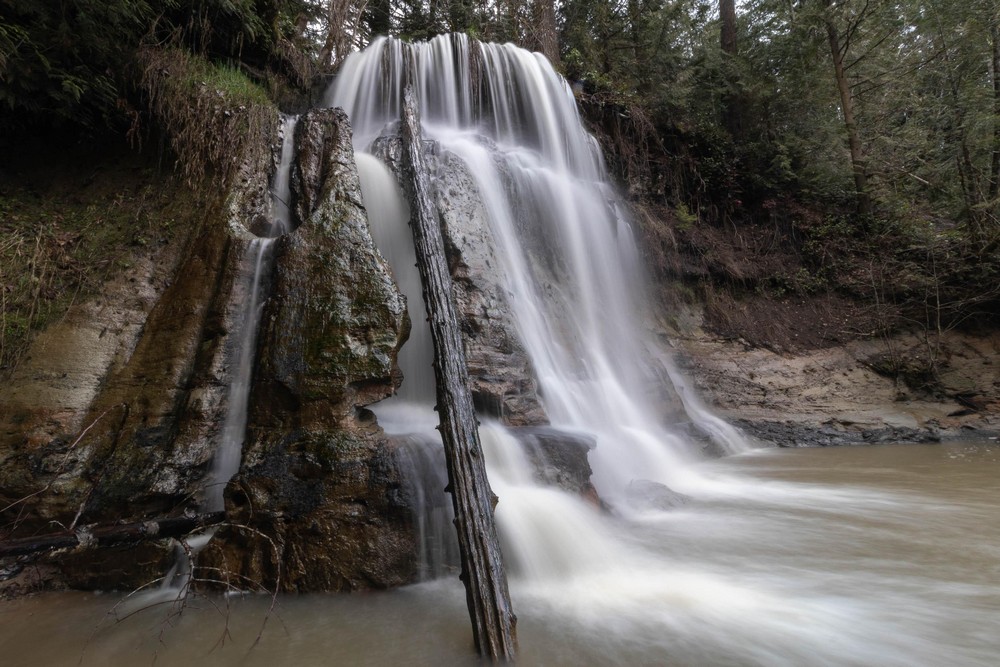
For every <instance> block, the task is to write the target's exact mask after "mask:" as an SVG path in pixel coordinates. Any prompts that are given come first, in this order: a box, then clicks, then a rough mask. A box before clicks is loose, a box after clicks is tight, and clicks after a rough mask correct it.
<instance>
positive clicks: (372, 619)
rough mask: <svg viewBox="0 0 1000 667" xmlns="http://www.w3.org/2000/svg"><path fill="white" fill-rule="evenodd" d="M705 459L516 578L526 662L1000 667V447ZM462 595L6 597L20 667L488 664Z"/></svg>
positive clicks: (5, 649) (456, 590)
mask: <svg viewBox="0 0 1000 667" xmlns="http://www.w3.org/2000/svg"><path fill="white" fill-rule="evenodd" d="M504 465H505V464H504ZM513 467H514V469H515V470H516V468H517V464H516V462H515V463H514V465H513ZM696 467H697V471H698V473H699V474H700V476H701V477H702V478H703V479H705V480H706V482H707V483H706V484H705V485H704V490H703V491H701V492H698V493H697V495H695V496H694V498H693V499H692V501H691V502H690V503H689V504H688V505H686V506H685V507H684V508H682V509H680V510H674V511H672V512H664V513H660V514H650V515H647V516H645V517H643V518H642V519H637V520H630V521H622V520H620V519H619V520H611V519H610V518H607V517H604V518H602V517H600V516H598V515H590V517H589V519H588V521H589V522H593V523H596V527H595V526H594V525H589V526H584V527H583V530H590V529H595V530H597V531H598V532H599V533H601V534H602V535H604V536H605V537H607V538H609V539H608V541H604V542H598V544H599V545H600V549H599V550H598V552H597V553H581V554H575V555H574V554H570V556H571V557H573V559H574V562H581V561H586V560H591V561H593V562H594V565H593V566H592V567H591V566H589V565H587V566H584V565H580V566H577V567H573V568H571V569H569V570H568V571H566V572H542V573H537V574H536V573H533V572H531V571H528V569H529V567H530V566H529V567H526V568H525V569H520V568H519V569H518V571H517V572H515V573H514V574H513V576H512V579H511V595H512V597H513V600H514V603H515V605H516V611H517V614H518V619H519V620H518V634H519V638H520V647H521V660H520V664H523V665H530V666H536V665H546V666H547V667H580V666H581V665H587V666H597V665H600V666H602V667H603V666H613V665H622V666H628V667H632V666H634V665H676V666H677V667H716V666H751V665H754V666H758V665H759V666H765V667H772V666H783V665H787V666H795V667H801V666H802V665H810V666H813V665H836V666H859V667H860V666H865V667H872V666H875V665H877V666H879V667H882V666H890V667H896V666H898V667H904V666H905V667H941V666H943V665H947V666H948V667H975V666H978V667H988V666H991V665H995V664H996V662H997V656H998V655H1000V635H998V633H997V632H996V628H997V627H998V626H1000V522H997V521H996V517H998V516H1000V445H998V444H997V443H996V442H964V443H952V444H942V445H885V446H872V447H850V448H831V449H804V450H787V449H785V450H776V449H771V450H759V451H755V452H751V453H747V454H742V455H738V456H734V457H729V458H726V459H721V460H715V461H707V462H704V463H701V464H698V465H697V466H696ZM494 469H496V467H494ZM511 479H512V480H513V481H512V482H510V483H516V474H514V473H512V475H511ZM494 483H495V484H497V483H498V482H496V481H494ZM503 491H504V492H506V489H503ZM549 500H550V499H548V498H539V499H538V504H539V506H541V505H543V504H547V503H548V501H549ZM503 504H504V503H501V507H503ZM502 520H503V519H502V518H501V521H502ZM540 521H544V520H541V519H540ZM504 529H505V530H506V529H507V527H504ZM530 529H532V528H531V527H525V530H530ZM541 529H542V530H543V532H546V531H547V530H548V529H547V528H544V526H542V527H541ZM577 529H578V528H577V527H576V526H573V525H571V526H566V527H565V530H566V531H569V530H577ZM561 536H562V534H561V533H555V534H553V535H552V536H551V540H552V541H554V542H556V541H559V542H561V541H562V540H561ZM623 552H624V553H625V557H624V559H622V560H618V559H619V557H620V556H621V555H622V553H623ZM540 579H545V580H547V581H548V583H546V584H540V583H539V580H540ZM464 596H465V593H464V590H463V589H462V586H461V584H460V583H459V582H458V581H457V579H455V578H450V579H446V580H440V581H436V582H430V583H427V584H421V585H419V586H414V587H409V588H406V589H402V590H398V591H393V592H386V593H375V594H368V595H360V596H357V595H356V596H330V595H308V596H287V597H283V598H281V599H280V600H279V602H278V606H277V608H276V610H275V611H274V612H272V613H271V614H270V617H269V615H268V608H269V606H270V604H271V600H270V598H268V597H266V596H263V597H260V596H252V597H248V598H242V599H241V598H232V597H231V598H226V599H222V598H215V599H210V600H206V599H194V600H191V601H190V602H189V608H188V609H187V610H186V611H185V613H184V615H183V616H181V617H176V618H172V619H169V620H168V619H164V618H163V617H162V616H160V615H157V614H155V613H151V614H148V615H139V616H136V617H134V618H131V619H129V620H128V621H125V622H123V623H118V624H116V623H114V622H112V619H111V618H109V617H106V616H105V614H106V612H107V611H108V609H109V608H111V607H112V606H113V605H114V604H115V602H116V600H117V597H116V596H114V595H100V594H84V593H76V594H66V593H61V594H51V595H45V596H40V597H36V598H29V599H23V600H15V601H12V602H7V603H4V604H3V605H0V654H2V655H3V656H5V664H10V665H16V666H18V667H35V666H39V667H40V666H45V667H50V666H60V665H76V664H78V661H80V662H79V664H80V665H83V666H89V665H106V664H124V665H151V664H154V662H153V661H154V659H155V664H156V666H157V667H173V666H178V667H186V666H188V665H217V666H220V667H221V666H226V665H240V666H245V667H253V666H257V665H259V666H264V667H272V666H273V665H301V666H302V667H313V666H316V667H319V666H321V665H331V664H332V665H351V666H352V667H353V666H371V667H377V666H378V667H384V666H387V665H421V666H423V665H427V666H438V665H449V666H461V665H468V666H469V667H472V666H474V665H478V664H479V661H478V660H477V659H476V658H475V656H474V654H473V651H472V646H471V636H470V633H469V629H468V615H467V611H466V609H465V597H464ZM265 619H268V620H267V623H266V626H265V628H264V631H263V634H262V635H261V639H260V641H259V642H258V643H257V645H256V647H253V648H251V647H252V646H253V644H254V642H255V640H256V639H257V637H258V634H259V633H260V631H261V627H262V624H264V622H265ZM223 633H228V634H227V635H224V634H223ZM42 638H44V639H42ZM223 638H224V641H222V642H221V643H220V640H222V639H223ZM11 656H16V657H15V658H14V659H13V661H11V659H10V657H11Z"/></svg>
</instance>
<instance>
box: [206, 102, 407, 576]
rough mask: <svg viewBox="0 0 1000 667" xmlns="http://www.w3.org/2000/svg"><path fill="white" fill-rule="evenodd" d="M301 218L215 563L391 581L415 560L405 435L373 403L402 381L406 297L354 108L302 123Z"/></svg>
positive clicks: (296, 175) (278, 289) (276, 286)
mask: <svg viewBox="0 0 1000 667" xmlns="http://www.w3.org/2000/svg"><path fill="white" fill-rule="evenodd" d="M296 134H297V160H296V163H295V164H294V166H293V177H292V178H293V187H295V188H297V189H298V196H297V197H296V201H297V202H298V215H299V216H300V217H301V220H302V224H301V226H299V227H298V229H297V230H296V231H295V232H293V233H291V234H288V235H286V236H284V237H282V238H281V239H280V240H279V241H277V243H278V249H277V257H276V264H275V270H274V277H273V284H272V285H271V291H270V294H271V296H270V298H269V300H268V302H267V305H266V307H265V310H264V313H263V316H262V324H261V331H260V334H259V347H258V352H259V356H258V368H257V372H256V377H255V382H254V389H253V392H252V395H251V399H250V400H251V408H250V414H251V415H252V418H251V423H250V426H249V429H248V436H247V441H246V443H245V445H244V448H243V464H242V467H241V470H240V472H239V474H238V475H237V476H236V477H235V478H234V479H233V480H232V481H231V482H230V483H229V485H228V486H227V489H226V508H227V511H229V512H230V513H231V514H232V515H233V516H234V517H237V523H239V524H241V525H243V526H246V528H228V529H224V530H222V531H220V532H219V533H218V534H217V536H216V538H215V539H214V540H213V542H212V544H211V545H210V546H209V547H208V548H207V549H206V551H205V552H203V554H202V560H203V561H204V563H205V564H206V565H211V566H214V567H218V568H219V569H220V570H222V571H225V572H229V573H231V574H232V575H233V576H234V577H236V578H239V577H247V578H248V579H249V580H252V581H254V582H256V583H258V584H260V585H263V586H265V587H267V588H273V587H274V586H279V587H280V588H282V589H283V590H290V591H300V592H301V591H313V590H353V589H358V588H373V587H374V588H382V587H387V586H393V585H399V584H402V583H406V582H407V581H409V580H411V579H412V577H413V575H414V571H415V562H414V553H415V548H414V545H413V533H412V520H411V517H410V513H409V509H408V508H407V507H406V505H405V503H404V502H402V500H401V499H400V494H399V487H400V479H399V473H398V469H397V467H396V466H395V465H394V463H393V457H392V456H391V451H392V446H391V444H390V443H389V441H388V440H387V439H386V437H385V435H384V434H383V433H382V432H381V430H380V429H378V428H377V426H376V425H375V424H374V422H373V421H372V420H371V419H370V418H368V413H367V411H365V410H363V407H364V406H366V405H369V404H371V403H373V402H375V401H378V400H380V399H382V398H385V397H387V396H389V395H391V394H392V393H393V391H394V390H395V388H396V387H397V386H398V385H399V379H400V378H399V372H398V368H397V366H396V355H397V353H398V351H399V348H400V346H401V345H402V343H403V341H404V340H405V339H406V336H407V335H408V332H409V321H408V319H407V317H406V310H405V301H404V299H403V297H402V295H400V294H399V292H398V291H397V289H396V287H395V284H394V283H393V281H392V278H391V275H390V273H389V269H388V267H387V266H386V264H385V262H384V260H383V259H382V257H381V256H380V255H379V253H378V251H377V250H376V249H375V246H374V243H373V241H372V239H371V236H370V233H369V230H368V224H367V220H366V218H365V213H364V209H363V207H362V204H361V191H360V185H359V182H358V176H357V170H356V167H355V165H354V159H353V148H352V146H351V135H350V126H349V124H348V122H347V118H346V116H345V115H344V114H343V112H341V111H334V110H330V109H324V110H318V111H312V112H309V113H308V114H306V115H305V116H303V117H302V118H301V120H300V121H299V124H298V128H297V133H296Z"/></svg>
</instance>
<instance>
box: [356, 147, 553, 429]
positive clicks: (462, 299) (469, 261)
mask: <svg viewBox="0 0 1000 667" xmlns="http://www.w3.org/2000/svg"><path fill="white" fill-rule="evenodd" d="M399 151H400V143H399V140H398V138H396V137H395V136H393V135H392V134H391V133H390V134H387V135H384V136H383V137H381V138H379V139H378V140H377V141H376V142H375V146H374V148H373V152H374V153H375V155H376V156H377V157H378V158H379V159H381V160H382V161H383V162H385V163H386V165H388V166H389V168H390V169H391V170H392V171H393V172H394V173H396V174H397V177H398V174H399V166H398V165H399V155H400V153H399ZM424 153H425V157H426V160H427V163H428V166H429V168H430V169H431V170H433V171H434V174H435V176H436V178H435V181H434V184H433V185H434V187H433V189H434V202H435V205H436V207H437V210H438V214H439V216H440V220H441V228H442V232H443V234H444V241H445V251H446V253H447V255H448V264H449V269H450V271H451V278H452V287H453V290H454V299H455V305H456V307H457V308H458V311H459V312H458V317H459V326H460V328H461V330H462V339H463V342H464V345H465V355H466V361H467V364H468V370H469V379H470V380H471V382H472V396H473V401H474V403H475V407H476V411H477V412H479V413H480V414H485V415H488V416H490V417H494V418H496V419H498V420H499V421H501V422H503V423H504V424H507V425H510V426H526V425H538V424H545V423H547V422H548V418H547V416H546V415H545V412H544V410H543V409H542V406H541V403H540V402H539V400H538V395H537V386H536V384H535V381H534V379H533V378H534V375H533V372H532V370H531V364H530V361H529V359H528V356H527V354H526V353H525V351H524V349H523V348H522V347H521V343H520V341H519V338H518V335H517V332H516V331H515V330H514V325H513V322H514V318H513V316H512V315H511V312H510V305H509V304H508V302H507V298H506V292H505V290H504V288H503V286H502V285H501V284H500V282H499V280H498V278H499V276H500V272H499V270H498V269H499V266H500V265H499V260H498V259H497V257H496V256H495V253H494V250H493V248H494V247H495V246H496V244H495V243H494V242H493V241H492V239H491V232H490V229H489V218H488V217H487V214H486V211H485V209H484V208H483V204H482V200H481V197H480V195H479V191H478V189H477V186H476V183H475V180H474V179H473V178H472V175H471V174H470V173H469V171H468V168H467V167H466V166H465V163H463V162H462V161H461V160H460V159H458V158H457V157H456V156H454V155H452V154H451V153H449V152H447V151H442V150H441V149H440V147H439V146H438V145H437V144H436V143H434V142H426V143H425V146H424ZM404 191H405V188H404Z"/></svg>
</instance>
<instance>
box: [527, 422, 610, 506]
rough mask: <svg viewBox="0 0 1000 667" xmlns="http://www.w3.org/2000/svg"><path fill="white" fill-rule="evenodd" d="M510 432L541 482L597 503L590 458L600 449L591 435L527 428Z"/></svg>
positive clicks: (544, 428)
mask: <svg viewBox="0 0 1000 667" xmlns="http://www.w3.org/2000/svg"><path fill="white" fill-rule="evenodd" d="M510 432H511V435H513V436H514V437H515V438H517V440H518V442H520V443H521V446H522V447H523V448H524V451H525V452H526V453H527V455H528V459H529V460H530V461H531V463H532V465H533V466H534V468H535V476H536V477H537V479H538V481H539V482H542V483H543V484H550V485H552V486H558V487H560V488H562V489H565V490H567V491H570V492H571V493H577V494H579V495H581V496H584V497H585V498H588V499H593V500H596V498H597V492H596V491H595V490H594V487H593V485H592V484H591V483H590V476H591V474H592V470H591V468H590V461H588V460H587V454H589V453H590V450H592V449H593V448H594V447H596V446H597V442H596V439H595V438H594V437H593V436H592V435H590V434H586V433H572V432H570V431H563V430H560V429H557V428H553V427H551V426H524V427H520V428H512V429H511V430H510Z"/></svg>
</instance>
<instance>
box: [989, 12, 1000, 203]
mask: <svg viewBox="0 0 1000 667" xmlns="http://www.w3.org/2000/svg"><path fill="white" fill-rule="evenodd" d="M998 21H1000V16H995V17H994V20H993V24H992V25H991V26H990V41H991V42H993V44H992V46H993V157H992V160H991V161H990V206H991V207H994V208H996V207H997V203H996V198H997V195H1000V26H998V25H997V22H998Z"/></svg>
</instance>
